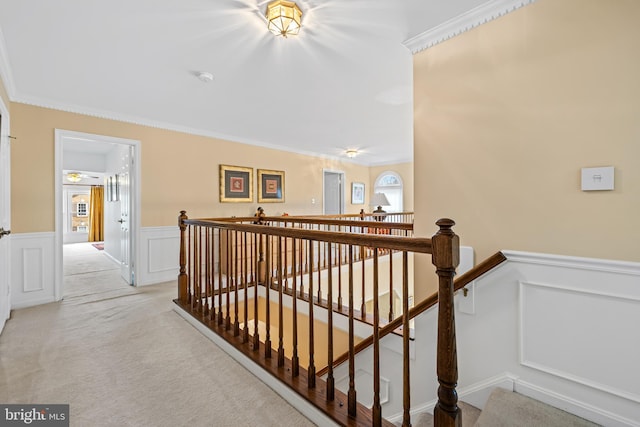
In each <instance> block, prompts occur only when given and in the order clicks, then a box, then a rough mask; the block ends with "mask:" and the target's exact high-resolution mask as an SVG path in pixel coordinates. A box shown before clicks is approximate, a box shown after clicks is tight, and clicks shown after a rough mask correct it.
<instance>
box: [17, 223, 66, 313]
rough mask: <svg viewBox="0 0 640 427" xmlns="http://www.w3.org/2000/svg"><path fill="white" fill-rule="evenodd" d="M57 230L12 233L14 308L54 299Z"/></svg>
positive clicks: (44, 302)
mask: <svg viewBox="0 0 640 427" xmlns="http://www.w3.org/2000/svg"><path fill="white" fill-rule="evenodd" d="M54 243H55V233H53V232H51V233H17V234H12V235H11V308H23V307H30V306H33V305H39V304H46V303H49V302H53V301H55V300H56V299H55V289H54V288H55V283H54V282H55V281H54V271H55V269H54V259H55V257H54V246H55V244H54Z"/></svg>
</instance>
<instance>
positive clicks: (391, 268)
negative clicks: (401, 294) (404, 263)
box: [389, 249, 394, 322]
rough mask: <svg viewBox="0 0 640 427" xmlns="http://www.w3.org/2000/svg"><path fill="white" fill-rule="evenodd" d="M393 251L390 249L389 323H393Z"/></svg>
mask: <svg viewBox="0 0 640 427" xmlns="http://www.w3.org/2000/svg"><path fill="white" fill-rule="evenodd" d="M393 303H394V300H393V251H392V250H391V249H389V322H392V321H393Z"/></svg>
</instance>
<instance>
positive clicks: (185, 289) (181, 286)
mask: <svg viewBox="0 0 640 427" xmlns="http://www.w3.org/2000/svg"><path fill="white" fill-rule="evenodd" d="M187 219H189V218H188V217H187V211H180V216H179V217H178V225H179V226H180V274H178V299H179V300H180V302H181V303H183V304H186V303H187V302H188V299H189V297H188V293H189V277H188V276H187V238H186V231H187V224H186V223H185V221H186V220H187Z"/></svg>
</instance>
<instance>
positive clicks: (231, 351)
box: [173, 304, 337, 427]
mask: <svg viewBox="0 0 640 427" xmlns="http://www.w3.org/2000/svg"><path fill="white" fill-rule="evenodd" d="M173 309H174V311H175V312H176V313H177V314H179V315H180V316H182V318H183V319H185V320H186V321H187V322H189V323H190V324H191V326H193V327H194V328H196V329H197V330H198V331H199V332H200V333H201V334H203V335H204V336H205V337H207V338H209V339H210V340H211V341H212V342H213V343H214V344H216V345H217V346H218V347H220V349H221V350H222V351H224V352H225V353H227V354H228V355H229V356H231V357H232V358H234V359H235V360H236V361H237V362H238V363H240V364H241V365H242V366H244V367H245V368H246V369H247V370H248V371H249V372H251V373H252V374H253V375H255V376H256V377H258V379H259V380H260V381H262V382H263V383H265V384H266V385H267V386H269V387H270V388H271V389H272V390H273V391H275V392H276V393H278V394H279V395H280V396H282V398H283V399H284V400H286V401H287V402H288V403H289V404H290V405H291V406H293V407H294V408H296V409H297V410H298V411H300V412H301V413H302V414H303V415H304V416H305V417H307V418H309V419H310V420H311V421H313V422H314V423H316V424H317V425H318V426H321V427H324V426H327V427H328V426H336V425H337V424H336V423H335V422H334V421H333V420H331V419H329V418H328V417H327V416H326V415H325V414H324V413H323V412H321V411H320V410H318V409H317V408H316V407H315V406H313V405H312V404H310V403H309V402H307V400H306V399H304V398H303V397H302V396H300V395H299V394H298V393H296V392H295V391H293V390H292V389H291V388H290V387H289V386H287V385H286V384H284V383H282V382H281V381H280V380H278V379H276V378H274V377H273V376H272V375H271V374H270V373H269V372H267V371H265V370H264V369H263V368H262V367H261V366H259V365H258V364H257V363H256V362H254V361H253V360H251V359H249V358H248V357H247V356H245V355H244V354H242V353H241V352H239V351H238V350H236V348H235V347H233V346H232V345H231V344H229V343H228V342H227V341H225V340H224V339H223V338H221V337H220V336H219V335H218V334H216V333H214V332H213V331H211V330H210V329H209V328H207V327H206V326H204V325H203V324H202V323H200V322H199V321H198V320H197V319H195V318H194V317H193V316H191V315H190V314H189V313H187V312H186V311H184V310H183V309H182V308H180V307H178V306H177V305H175V304H174V307H173Z"/></svg>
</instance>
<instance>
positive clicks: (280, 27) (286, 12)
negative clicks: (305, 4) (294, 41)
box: [267, 0, 302, 37]
mask: <svg viewBox="0 0 640 427" xmlns="http://www.w3.org/2000/svg"><path fill="white" fill-rule="evenodd" d="M301 19H302V12H301V11H300V8H299V7H298V5H297V4H295V3H294V2H292V1H284V0H276V1H273V2H271V3H269V4H268V5H267V21H269V25H268V26H267V28H269V31H271V32H272V33H273V34H275V35H276V36H282V37H287V36H290V35H296V34H298V31H300V20H301Z"/></svg>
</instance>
